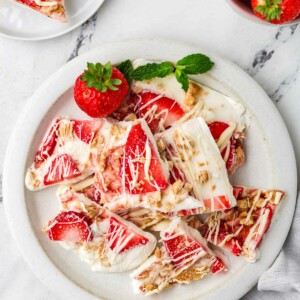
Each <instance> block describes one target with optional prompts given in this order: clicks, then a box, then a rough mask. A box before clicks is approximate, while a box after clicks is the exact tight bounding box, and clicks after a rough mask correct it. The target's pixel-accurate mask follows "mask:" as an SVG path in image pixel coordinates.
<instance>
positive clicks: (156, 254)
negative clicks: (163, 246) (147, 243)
mask: <svg viewBox="0 0 300 300" xmlns="http://www.w3.org/2000/svg"><path fill="white" fill-rule="evenodd" d="M154 255H155V256H156V257H157V258H161V256H162V254H161V251H160V249H159V248H156V249H155V252H154Z"/></svg>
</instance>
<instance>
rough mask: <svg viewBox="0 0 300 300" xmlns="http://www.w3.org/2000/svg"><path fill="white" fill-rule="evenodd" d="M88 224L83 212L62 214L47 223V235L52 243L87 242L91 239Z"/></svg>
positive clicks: (88, 219) (87, 218)
mask: <svg viewBox="0 0 300 300" xmlns="http://www.w3.org/2000/svg"><path fill="white" fill-rule="evenodd" d="M90 222H91V220H90V218H89V217H88V216H87V215H86V214H85V213H83V212H81V213H78V212H74V211H68V212H62V213H60V214H59V215H57V216H56V217H55V218H54V219H53V220H51V221H50V222H49V224H48V229H47V234H48V237H49V239H50V240H52V241H66V242H74V243H78V242H87V241H90V240H91V239H92V231H91V229H90Z"/></svg>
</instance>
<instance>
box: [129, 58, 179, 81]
mask: <svg viewBox="0 0 300 300" xmlns="http://www.w3.org/2000/svg"><path fill="white" fill-rule="evenodd" d="M174 69H175V68H174V66H173V64H172V63H170V62H162V63H158V64H157V63H151V64H147V65H144V66H140V67H138V68H136V69H135V70H134V71H133V72H132V74H131V77H132V79H135V80H140V81H141V80H147V79H152V78H156V77H159V78H163V77H166V76H168V75H169V74H171V73H173V72H174Z"/></svg>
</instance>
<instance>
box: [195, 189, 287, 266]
mask: <svg viewBox="0 0 300 300" xmlns="http://www.w3.org/2000/svg"><path fill="white" fill-rule="evenodd" d="M234 194H235V197H236V199H237V206H236V207H234V208H231V209H229V210H225V211H222V212H217V213H212V214H211V215H210V216H209V217H208V218H207V220H206V221H205V226H204V227H202V228H201V232H202V234H203V236H204V237H205V238H206V239H207V241H209V242H211V243H213V244H215V245H217V246H219V247H221V248H222V249H225V250H227V251H229V252H231V253H232V254H234V255H236V256H243V257H245V258H246V259H247V260H248V261H250V262H255V261H256V259H257V258H258V257H259V252H258V250H257V248H258V247H259V245H260V243H261V242H262V240H263V238H264V236H265V234H266V232H267V231H268V229H269V226H270V224H271V222H272V219H273V217H274V214H275V213H276V210H277V208H278V206H279V204H280V203H281V200H282V199H283V198H284V197H285V193H284V192H283V191H280V190H259V189H256V188H250V187H243V186H235V187H234Z"/></svg>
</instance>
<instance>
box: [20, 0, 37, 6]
mask: <svg viewBox="0 0 300 300" xmlns="http://www.w3.org/2000/svg"><path fill="white" fill-rule="evenodd" d="M17 2H21V3H23V4H26V5H28V6H30V7H38V5H37V4H36V3H35V1H34V0H17Z"/></svg>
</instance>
